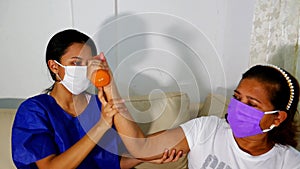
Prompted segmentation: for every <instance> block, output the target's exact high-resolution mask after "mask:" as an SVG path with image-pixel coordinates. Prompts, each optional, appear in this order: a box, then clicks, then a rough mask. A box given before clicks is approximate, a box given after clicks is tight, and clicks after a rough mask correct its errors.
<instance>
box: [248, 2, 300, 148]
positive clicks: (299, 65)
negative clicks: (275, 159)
mask: <svg viewBox="0 0 300 169" xmlns="http://www.w3.org/2000/svg"><path fill="white" fill-rule="evenodd" d="M299 43H300V0H256V6H255V10H254V19H253V27H252V34H251V43H250V65H254V64H258V63H271V64H274V65H277V66H279V67H282V68H284V69H285V70H287V71H288V72H290V73H291V74H293V75H294V76H295V77H296V78H297V79H298V81H299V82H300V49H299ZM298 110H300V103H299V104H298ZM294 122H295V124H296V126H297V129H298V130H299V129H300V114H299V111H298V113H296V115H295V118H294ZM296 138H298V142H300V141H299V138H300V131H298V132H296ZM297 149H298V150H300V144H299V145H298V146H297Z"/></svg>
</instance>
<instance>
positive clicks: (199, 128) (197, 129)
mask: <svg viewBox="0 0 300 169" xmlns="http://www.w3.org/2000/svg"><path fill="white" fill-rule="evenodd" d="M224 125H226V121H225V119H221V118H219V117H217V116H204V117H199V118H196V119H193V120H190V121H188V122H186V123H184V124H182V125H180V127H181V128H182V130H183V132H184V134H185V136H186V138H187V140H188V142H189V146H190V147H192V146H193V145H195V144H197V143H200V142H204V141H206V140H207V139H210V138H211V136H213V135H215V134H216V133H217V131H218V129H220V128H222V127H223V126H224ZM223 128H224V127H223Z"/></svg>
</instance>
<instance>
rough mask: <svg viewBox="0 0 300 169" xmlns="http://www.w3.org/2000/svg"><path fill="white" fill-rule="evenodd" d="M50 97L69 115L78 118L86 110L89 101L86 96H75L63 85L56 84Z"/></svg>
mask: <svg viewBox="0 0 300 169" xmlns="http://www.w3.org/2000/svg"><path fill="white" fill-rule="evenodd" d="M50 95H51V96H52V97H53V98H54V99H55V100H56V102H57V104H58V105H59V106H60V107H61V108H62V109H64V110H65V111H66V112H67V113H68V114H70V115H72V116H74V117H76V116H78V115H79V114H81V112H82V111H83V110H84V108H85V107H86V105H87V100H86V97H85V95H84V94H79V95H73V94H72V93H70V92H69V91H68V90H67V89H66V88H65V87H64V86H63V85H62V84H60V83H58V82H56V83H55V85H54V87H53V90H52V91H51V93H50Z"/></svg>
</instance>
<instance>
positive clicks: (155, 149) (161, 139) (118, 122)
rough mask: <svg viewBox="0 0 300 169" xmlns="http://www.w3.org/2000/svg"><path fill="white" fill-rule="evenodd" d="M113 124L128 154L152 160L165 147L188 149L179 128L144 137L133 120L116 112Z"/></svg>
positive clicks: (156, 157)
mask: <svg viewBox="0 0 300 169" xmlns="http://www.w3.org/2000/svg"><path fill="white" fill-rule="evenodd" d="M114 124H115V126H116V129H117V130H118V132H119V134H120V136H121V138H122V140H123V142H124V144H125V146H126V148H127V149H128V151H129V152H130V154H131V155H132V156H134V157H136V158H138V159H142V160H153V159H158V158H160V157H161V156H162V154H163V152H164V151H165V149H176V150H177V151H179V150H183V152H184V153H186V152H187V151H188V145H187V142H186V139H185V135H184V133H183V131H182V129H181V128H175V129H172V130H166V131H161V132H159V133H156V134H153V135H151V136H148V137H146V136H145V135H144V134H143V132H142V131H141V129H140V128H139V127H138V126H137V124H136V123H135V122H134V121H131V120H129V119H127V118H125V117H124V115H123V116H122V114H117V115H116V116H115V118H114Z"/></svg>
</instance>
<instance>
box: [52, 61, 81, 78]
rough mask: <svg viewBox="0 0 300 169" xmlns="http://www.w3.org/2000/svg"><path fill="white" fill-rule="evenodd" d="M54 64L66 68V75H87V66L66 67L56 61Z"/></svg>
mask: <svg viewBox="0 0 300 169" xmlns="http://www.w3.org/2000/svg"><path fill="white" fill-rule="evenodd" d="M54 62H55V63H57V64H58V65H59V66H61V67H63V68H65V73H67V74H69V75H70V76H75V74H81V75H84V76H86V75H87V66H64V65H62V64H61V63H59V62H57V61H56V60H54Z"/></svg>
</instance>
